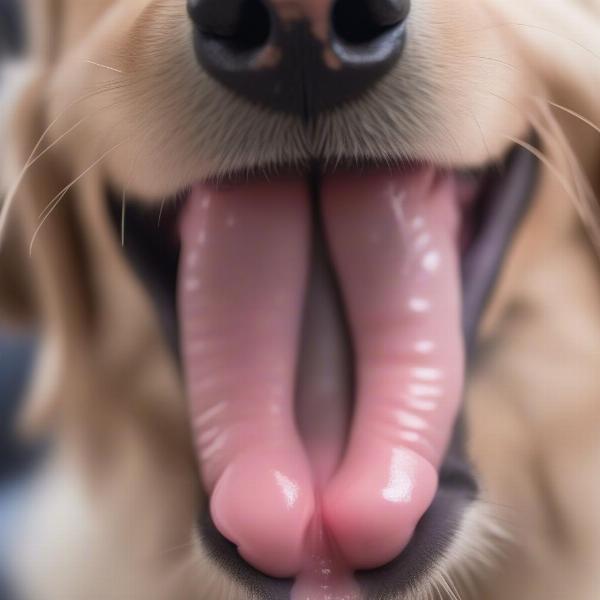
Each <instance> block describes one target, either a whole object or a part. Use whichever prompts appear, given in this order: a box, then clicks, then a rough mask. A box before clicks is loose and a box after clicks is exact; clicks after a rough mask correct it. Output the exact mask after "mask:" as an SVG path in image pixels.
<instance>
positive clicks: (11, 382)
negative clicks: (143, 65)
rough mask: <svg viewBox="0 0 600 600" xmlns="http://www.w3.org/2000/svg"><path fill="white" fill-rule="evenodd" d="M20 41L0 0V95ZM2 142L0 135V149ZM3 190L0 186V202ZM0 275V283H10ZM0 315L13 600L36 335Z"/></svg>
mask: <svg viewBox="0 0 600 600" xmlns="http://www.w3.org/2000/svg"><path fill="white" fill-rule="evenodd" d="M24 44H25V40H24V39H23V24H22V22H21V12H20V0H0V96H2V94H3V92H4V91H5V90H4V85H6V83H5V76H4V72H5V69H6V68H7V67H8V66H9V65H10V63H11V62H12V61H14V60H18V57H19V54H20V52H22V50H23V48H24ZM4 116H5V115H2V117H4ZM4 144H5V140H4V139H2V137H1V135H0V153H1V152H2V150H3V146H4ZM2 192H3V190H2V189H1V188H0V203H1V200H2ZM1 275H2V274H1V273H0V286H3V285H10V284H7V282H6V280H4V281H3V280H2V277H1ZM2 316H3V315H1V314H0V600H14V597H13V596H12V594H11V593H10V591H9V590H8V588H7V586H6V582H5V577H4V576H3V565H4V564H5V563H6V558H7V557H6V553H7V548H8V546H9V540H10V538H11V533H12V530H13V528H14V527H15V526H16V523H17V522H18V511H19V507H20V505H21V499H22V494H23V492H24V489H25V487H26V485H27V475H28V473H29V472H30V470H31V468H32V467H33V465H34V464H35V456H36V454H37V453H36V452H35V450H34V449H32V448H27V447H24V446H23V445H22V444H21V443H19V442H17V440H16V436H15V420H16V414H17V409H18V406H19V401H20V399H21V397H22V394H23V389H24V384H25V381H26V379H27V373H28V371H29V368H30V365H31V362H32V358H33V355H34V351H35V335H34V334H33V333H32V332H27V331H14V330H9V329H8V328H7V327H6V325H5V323H4V322H3V321H4V320H3V319H2Z"/></svg>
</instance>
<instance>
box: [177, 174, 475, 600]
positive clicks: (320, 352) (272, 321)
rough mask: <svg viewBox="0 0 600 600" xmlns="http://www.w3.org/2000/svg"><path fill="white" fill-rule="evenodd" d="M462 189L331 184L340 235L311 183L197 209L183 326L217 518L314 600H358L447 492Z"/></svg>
mask: <svg viewBox="0 0 600 600" xmlns="http://www.w3.org/2000/svg"><path fill="white" fill-rule="evenodd" d="M455 185H456V184H455V181H454V179H453V178H452V177H451V176H439V175H436V174H435V173H434V171H433V170H430V169H425V168H423V169H418V170H414V171H408V172H407V171H404V172H397V173H390V172H388V171H385V172H378V171H374V172H370V173H369V172H368V173H361V174H359V173H344V174H337V175H333V176H328V177H326V178H325V179H324V180H323V182H322V186H321V190H320V199H319V207H318V210H319V212H320V214H321V217H322V230H323V231H322V233H321V234H318V232H316V231H315V229H317V228H316V227H315V226H314V224H313V219H312V214H311V213H312V207H311V198H310V196H311V194H310V193H309V190H308V187H307V185H306V184H305V183H304V182H303V181H301V180H296V179H277V180H274V181H270V182H266V181H254V182H249V183H244V184H240V185H231V186H220V187H219V188H216V187H212V186H204V185H203V186H197V187H195V188H194V189H193V190H192V193H191V196H190V198H189V201H188V202H187V205H186V209H185V211H184V214H183V216H182V222H181V234H182V254H181V259H180V260H181V263H180V273H179V277H180V281H179V286H178V303H179V322H180V326H181V344H182V356H183V364H184V370H185V377H186V383H187V388H188V398H189V406H190V412H191V421H192V426H193V433H194V438H195V442H196V446H197V449H198V458H199V462H200V465H201V469H202V477H203V481H204V485H205V488H206V490H207V492H208V493H209V495H210V509H211V514H212V518H213V521H214V523H215V525H216V527H217V528H218V529H219V530H220V531H221V533H222V534H223V535H224V536H225V537H227V538H228V539H229V540H231V541H232V542H233V543H235V544H236V545H237V546H238V549H239V551H240V553H241V555H242V556H243V557H244V558H245V559H246V560H247V561H248V562H249V563H251V564H252V565H253V566H255V567H256V568H258V569H259V570H261V571H263V572H265V573H267V574H269V575H272V576H275V577H290V576H295V577H297V581H296V586H295V588H294V596H295V598H297V599H298V600H308V599H310V600H324V599H325V598H330V599H336V598H338V599H341V598H355V597H356V598H357V597H359V594H358V592H357V590H356V588H355V586H354V584H353V582H352V579H351V577H350V576H349V575H350V574H351V573H352V571H354V570H357V569H367V568H373V567H377V566H380V565H382V564H384V563H386V562H388V561H389V560H391V559H392V558H394V557H395V556H397V555H398V554H399V553H400V552H401V551H402V550H403V548H404V547H405V546H406V544H407V543H408V542H409V540H410V538H411V536H412V533H413V531H414V528H415V526H416V525H417V523H418V521H419V519H420V518H421V516H422V515H423V513H424V512H425V511H426V510H427V508H428V507H429V505H430V503H431V501H432V499H433V496H434V494H435V490H436V487H437V470H438V467H439V465H440V462H441V460H442V458H443V455H444V452H445V449H446V446H447V443H448V440H449V437H450V434H451V431H452V428H453V424H454V418H455V415H456V412H457V409H458V406H459V402H460V399H461V394H462V386H463V377H464V374H463V373H464V350H463V342H462V333H461V319H460V314H461V299H460V276H459V250H458V242H457V237H458V215H459V207H458V202H457V192H456V189H455ZM323 238H324V239H323ZM325 244H326V246H327V248H325ZM328 257H331V264H332V265H333V273H332V269H331V266H330V265H329V260H328ZM334 277H335V280H336V281H337V284H338V286H339V297H338V293H337V290H336V287H335V285H334V283H333V280H334ZM342 312H343V313H344V314H343V316H342ZM344 317H345V319H344ZM346 330H347V331H346ZM348 334H349V335H348ZM353 403H354V408H353V414H352V415H351V414H350V413H351V410H352V409H351V406H352V404H353ZM350 420H351V421H352V422H351V425H350V426H349V425H348V423H349V422H350Z"/></svg>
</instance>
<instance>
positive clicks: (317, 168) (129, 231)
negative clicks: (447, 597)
mask: <svg viewBox="0 0 600 600" xmlns="http://www.w3.org/2000/svg"><path fill="white" fill-rule="evenodd" d="M534 143H535V140H534ZM424 168H427V169H431V170H433V171H434V173H435V177H438V178H450V179H451V180H452V182H453V185H454V189H455V190H456V193H455V198H454V199H455V200H456V201H457V202H458V205H459V216H460V239H459V241H458V242H457V243H458V245H459V248H458V256H459V264H460V273H459V286H460V288H461V294H460V295H461V298H462V308H461V311H460V315H459V317H460V319H459V320H460V324H459V326H460V328H461V330H462V338H463V342H464V347H465V348H466V351H465V353H466V358H467V367H468V365H469V361H470V358H471V356H472V355H473V349H474V346H475V343H476V337H477V329H478V324H479V321H480V318H481V315H482V312H483V311H484V309H485V306H486V303H487V300H488V298H489V297H490V294H491V293H492V291H493V288H494V284H495V282H496V280H497V278H498V274H499V272H500V269H501V266H502V263H503V259H504V257H505V255H506V253H507V250H508V248H509V246H510V244H511V241H512V239H513V236H514V235H515V232H516V230H517V228H518V226H519V224H520V222H521V220H522V218H523V216H524V214H525V213H526V211H527V208H528V205H529V200H530V199H531V197H532V194H533V188H534V183H535V179H536V172H537V169H536V162H535V158H534V157H533V156H532V155H531V154H530V153H529V152H527V151H525V150H523V149H521V148H512V149H510V151H509V152H508V153H507V155H506V156H505V157H504V159H502V160H500V161H498V162H497V163H494V164H492V165H490V164H487V165H483V166H481V167H480V168H478V169H473V170H469V171H464V170H460V169H455V170H453V169H448V168H443V169H442V168H436V167H435V166H427V165H422V164H421V165H415V164H408V163H406V162H404V163H401V164H399V165H397V166H389V165H386V166H381V165H377V164H371V163H368V162H366V161H364V162H362V163H361V164H359V165H357V164H356V161H352V162H351V163H350V161H349V162H348V164H343V161H342V162H341V163H338V165H337V169H336V173H332V169H331V167H327V166H325V165H324V164H319V163H318V162H313V163H312V164H310V165H308V166H307V167H306V168H304V167H302V168H296V167H289V166H284V165H279V166H278V169H277V170H278V172H279V173H280V175H278V176H277V177H275V179H273V175H272V173H271V174H270V175H268V176H267V175H264V176H263V175H260V174H256V175H254V176H253V179H252V181H250V182H249V183H248V185H252V184H256V182H258V184H260V185H262V183H263V182H266V181H270V182H271V183H273V182H274V184H275V185H277V181H279V180H280V179H281V178H284V179H285V180H286V181H287V180H290V179H293V180H295V181H296V180H297V181H302V180H304V181H305V185H306V189H307V190H308V194H309V195H310V196H311V198H312V200H311V202H312V205H313V207H314V206H318V204H319V201H320V196H321V194H322V191H321V190H322V186H323V183H322V182H323V181H327V179H328V178H330V177H335V178H341V179H342V180H343V179H344V177H354V178H356V176H357V173H373V172H376V173H383V175H381V176H382V177H386V176H392V177H393V176H396V175H397V174H398V173H401V172H408V171H415V170H419V169H424ZM281 173H284V174H285V175H282V174H281ZM244 176H245V174H244ZM378 176H379V175H378ZM269 178H270V179H269ZM241 180H243V177H242V178H241V177H240V174H239V173H238V174H236V173H230V174H229V176H228V177H226V178H220V179H219V180H218V181H204V182H202V183H201V184H198V185H200V186H201V187H203V188H204V187H206V186H209V187H210V189H215V190H220V189H223V188H228V187H229V188H237V186H242V187H243V186H244V185H245V184H244V183H243V181H242V182H241V183H240V181H241ZM198 185H196V184H195V185H194V186H192V188H191V190H190V189H184V190H181V191H179V192H175V193H174V194H173V197H172V199H171V200H169V201H167V202H162V203H160V202H157V203H156V204H155V205H151V206H150V207H149V206H148V203H147V202H146V201H144V202H135V201H131V200H130V201H129V202H128V203H127V206H126V207H125V210H126V212H125V214H124V215H123V210H124V206H123V203H122V198H121V196H120V195H119V194H116V193H114V192H113V191H112V190H111V188H110V185H109V186H108V188H107V189H108V192H107V195H108V198H109V201H108V205H109V209H110V213H111V215H112V217H113V221H114V225H115V237H116V238H120V237H121V235H122V234H123V235H124V242H125V243H124V252H125V254H126V255H127V257H128V259H129V261H130V263H131V265H132V267H133V269H134V270H135V272H136V273H137V275H138V276H139V277H140V278H141V280H142V281H143V283H144V284H145V286H146V288H147V290H148V292H149V294H150V295H151V297H152V298H153V300H154V303H155V305H156V309H157V313H158V315H159V317H160V321H161V323H162V325H163V329H164V335H165V338H166V340H167V341H168V343H169V344H170V346H171V348H172V350H173V353H174V354H175V355H176V356H177V357H178V359H179V360H180V361H181V364H182V372H184V373H185V372H186V371H187V372H188V375H189V370H190V368H193V367H190V364H189V362H188V363H186V358H185V354H186V353H185V347H184V338H185V337H186V330H185V329H186V327H187V325H186V323H185V319H183V317H182V316H181V298H180V295H181V294H182V293H183V292H181V291H178V287H181V283H180V284H179V285H178V281H181V277H182V276H181V273H180V270H181V269H182V268H183V267H182V266H181V265H180V263H183V256H184V254H185V248H183V246H184V245H185V240H182V234H181V221H182V214H189V212H186V211H189V206H190V203H191V202H193V201H197V197H196V196H197V193H196V192H194V190H195V189H197V188H198ZM368 200H369V199H368V198H366V199H365V201H368ZM123 217H124V218H123ZM317 221H318V219H317ZM123 224H125V229H124V231H123V230H122V226H123ZM321 225H322V224H321ZM312 227H313V233H312V240H313V244H317V245H318V244H319V243H323V242H324V241H325V234H324V232H323V229H322V227H321V226H320V225H319V224H318V223H317V224H315V223H314V222H313V225H312ZM315 240H316V241H315ZM341 310H342V312H343V308H342V309H341ZM345 319H346V317H345V316H344V317H343V318H342V320H344V321H345ZM350 338H351V334H350V335H348V332H346V338H345V340H346V342H345V343H346V344H348V346H349V347H347V348H346V349H345V351H346V352H347V354H348V355H351V354H352V344H353V342H352V340H351V339H350ZM182 347H183V351H182ZM260 351H261V350H260V349H259V350H258V351H257V352H260ZM350 362H352V360H350ZM355 369H356V365H352V364H351V365H350V368H349V370H348V372H347V373H345V375H344V377H347V378H348V379H351V378H352V372H353V371H354V370H355ZM467 372H468V369H467ZM350 387H352V386H351V385H350ZM349 403H350V404H352V398H351V399H350V401H349ZM190 404H193V401H192V399H191V398H190ZM349 410H350V411H351V410H352V407H350V409H349ZM452 422H453V423H454V425H453V426H451V427H450V431H451V434H450V435H449V443H447V444H446V445H445V451H444V453H443V459H442V460H441V461H440V464H441V466H440V467H439V485H438V487H437V492H436V493H435V496H434V498H433V501H432V502H431V503H430V505H429V508H428V509H427V510H426V512H425V513H424V515H423V516H422V518H420V520H419V522H418V525H417V526H416V529H415V530H414V533H413V535H412V536H411V539H410V542H409V543H408V545H406V546H405V547H404V549H403V550H402V552H400V553H399V555H397V556H396V557H395V558H394V559H392V560H391V561H386V564H385V565H384V566H380V567H378V568H376V569H370V570H362V571H361V570H358V571H357V573H356V581H357V582H358V585H359V586H360V589H361V590H362V594H363V597H365V598H375V597H376V598H396V597H399V595H400V594H402V593H403V594H405V595H406V596H402V597H413V596H414V597H415V598H420V597H423V598H425V597H429V596H428V595H427V594H428V593H433V590H435V589H440V587H441V588H442V589H443V588H444V586H445V585H447V584H446V583H445V582H446V580H447V579H448V578H451V579H452V578H455V580H460V577H461V576H462V575H464V573H465V572H466V571H470V570H478V569H480V568H481V567H482V565H483V563H484V562H486V560H487V558H488V557H487V556H485V552H486V551H485V548H488V549H489V547H490V544H489V543H487V542H488V541H489V540H486V538H488V537H489V536H490V535H495V533H494V532H497V529H496V528H495V526H493V525H494V522H493V515H490V514H489V512H487V511H483V510H482V508H481V506H483V505H482V504H480V503H479V501H478V498H479V490H478V485H477V477H476V474H475V473H474V471H473V468H472V466H471V464H470V461H469V458H468V456H467V453H466V449H465V427H464V423H465V419H464V414H463V409H462V407H459V408H458V409H457V415H455V418H453V419H452ZM201 460H202V457H201V451H200V450H199V451H198V462H201ZM197 531H198V535H199V536H200V539H201V542H202V543H203V544H204V545H205V546H206V548H207V549H208V552H207V554H208V556H210V557H211V559H212V560H213V561H214V562H215V564H216V566H218V567H219V568H221V569H223V570H225V571H226V572H227V573H229V574H230V575H231V577H233V578H234V579H236V580H237V581H238V582H239V583H240V584H241V585H242V586H243V587H246V588H247V589H248V590H252V591H253V592H254V593H259V594H262V595H263V597H265V598H279V597H282V598H283V597H289V595H290V592H291V588H292V586H293V580H292V579H286V578H275V577H269V576H267V575H264V574H263V573H262V572H261V571H259V570H257V569H256V568H254V567H252V566H251V565H250V564H249V563H247V562H246V561H245V560H244V559H243V558H241V556H240V554H239V553H238V549H237V547H236V544H233V543H232V542H230V541H229V540H228V539H226V538H225V537H224V536H223V535H222V534H221V533H220V531H219V529H218V528H217V527H216V526H215V523H214V522H213V519H212V517H211V514H210V512H209V511H208V510H207V511H205V512H203V513H202V514H199V515H198V524H197ZM492 546H493V544H492ZM481 559H484V560H481ZM411 594H412V595H413V596H411ZM421 594H425V595H421Z"/></svg>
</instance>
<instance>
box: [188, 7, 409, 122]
mask: <svg viewBox="0 0 600 600" xmlns="http://www.w3.org/2000/svg"><path fill="white" fill-rule="evenodd" d="M315 7H316V8H315ZM409 8H410V0H336V1H335V2H332V1H331V0H324V1H323V2H322V3H320V4H318V5H316V4H315V2H313V1H311V0H297V1H296V2H291V1H290V2H283V1H282V0H270V1H269V2H267V1H266V0H188V12H189V15H190V18H191V20H192V22H193V25H194V27H193V36H194V45H195V51H196V58H197V60H198V62H199V63H200V65H201V66H202V67H203V68H204V69H205V70H206V71H207V72H208V73H209V74H210V75H211V76H212V77H213V78H214V79H216V80H217V81H219V82H220V83H222V84H223V85H225V86H226V87H228V88H229V89H230V90H232V91H234V92H235V93H236V94H238V95H239V96H241V97H243V98H245V99H247V100H249V101H251V102H253V103H255V104H259V105H261V106H264V107H266V108H269V109H272V110H276V111H281V112H285V113H292V114H296V115H301V116H303V117H305V118H311V117H314V116H315V115H316V114H318V113H320V112H323V111H328V110H332V109H334V108H336V107H337V106H340V105H341V104H343V103H345V102H348V101H351V100H353V99H356V98H358V97H360V96H361V95H363V94H364V93H366V92H367V91H368V90H369V89H370V88H371V87H372V86H373V85H374V84H375V83H376V82H377V80H379V79H380V78H381V77H383V76H384V75H385V74H386V73H387V72H388V71H389V70H390V69H391V68H392V67H393V66H394V64H395V63H396V61H397V60H398V59H399V58H400V56H401V54H402V49H403V47H404V41H405V37H406V20H407V17H408V14H409Z"/></svg>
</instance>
